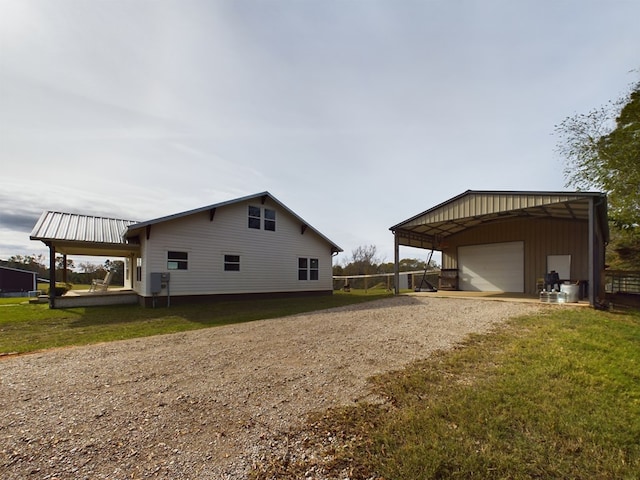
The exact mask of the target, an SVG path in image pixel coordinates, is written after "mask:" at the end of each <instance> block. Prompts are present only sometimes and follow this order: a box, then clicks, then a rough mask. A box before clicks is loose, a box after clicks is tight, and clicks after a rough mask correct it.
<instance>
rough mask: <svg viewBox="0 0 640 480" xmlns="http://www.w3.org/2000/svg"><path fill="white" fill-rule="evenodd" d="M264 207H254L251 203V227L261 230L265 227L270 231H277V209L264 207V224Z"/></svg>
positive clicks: (249, 223)
mask: <svg viewBox="0 0 640 480" xmlns="http://www.w3.org/2000/svg"><path fill="white" fill-rule="evenodd" d="M262 210H263V209H262V208H261V207H254V206H253V205H249V219H248V225H249V228H255V229H256V230H260V229H261V228H264V229H265V230H268V231H270V232H275V231H276V211H275V210H272V209H270V208H265V209H264V225H263V224H262V214H263V211H262Z"/></svg>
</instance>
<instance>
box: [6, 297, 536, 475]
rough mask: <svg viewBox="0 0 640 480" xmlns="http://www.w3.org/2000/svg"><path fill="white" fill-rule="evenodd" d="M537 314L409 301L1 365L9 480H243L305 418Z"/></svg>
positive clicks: (489, 304)
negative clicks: (434, 355) (388, 374)
mask: <svg viewBox="0 0 640 480" xmlns="http://www.w3.org/2000/svg"><path fill="white" fill-rule="evenodd" d="M539 309H540V306H539V305H537V304H526V303H510V302H503V301H487V300H470V299H450V298H449V299H447V298H435V297H429V298H426V297H418V296H399V297H394V298H389V299H385V300H380V301H376V302H371V303H366V304H363V305H358V306H351V307H344V308H338V309H331V310H325V311H321V312H315V313H312V314H304V315H296V316H292V317H285V318H280V319H273V320H264V321H256V322H251V323H245V324H240V325H231V326H226V327H219V328H210V329H204V330H198V331H193V332H187V333H177V334H172V335H162V336H156V337H149V338H143V339H135V340H127V341H121V342H112V343H105V344H99V345H90V346H86V347H74V348H66V349H59V350H51V351H47V352H43V353H36V354H31V355H24V356H18V357H12V358H6V359H3V360H0V478H3V479H7V480H8V479H25V478H34V479H68V478H74V479H76V478H80V479H82V478H87V479H98V478H109V479H125V478H127V479H131V478H145V477H153V478H166V479H183V478H184V479H242V478H245V477H246V473H247V471H248V468H250V466H251V465H252V463H253V462H254V461H256V458H257V456H259V455H260V456H264V455H265V452H266V455H268V452H269V449H270V448H275V447H276V444H277V442H278V439H279V438H285V434H286V433H287V432H288V431H289V429H290V428H295V427H296V426H300V425H301V422H302V421H303V420H304V418H305V414H306V413H308V412H311V411H317V410H324V409H327V408H328V407H332V406H336V405H339V404H350V403H352V402H355V401H358V400H362V399H364V398H366V397H367V394H368V393H367V378H368V377H370V376H371V375H374V374H376V373H380V372H384V371H389V370H392V369H398V368H400V367H402V366H404V365H406V364H407V363H409V362H411V361H413V360H417V359H420V358H425V357H427V356H428V355H429V353H430V352H432V351H434V350H438V349H446V348H450V347H451V346H453V345H454V344H456V343H457V342H460V341H461V340H463V339H464V337H465V336H466V335H468V334H469V333H470V332H486V331H488V330H490V329H491V328H492V327H494V326H495V325H496V324H498V323H500V322H502V321H504V320H505V319H507V318H509V317H513V316H517V315H521V314H528V313H533V312H535V311H537V310H539Z"/></svg>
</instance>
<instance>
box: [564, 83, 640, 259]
mask: <svg viewBox="0 0 640 480" xmlns="http://www.w3.org/2000/svg"><path fill="white" fill-rule="evenodd" d="M556 134H557V135H559V137H560V140H559V142H558V147H557V149H558V152H559V153H560V154H561V155H562V156H564V157H565V159H566V161H567V167H566V168H565V178H566V179H567V186H573V187H576V188H578V189H588V188H593V189H597V190H599V191H602V192H605V193H606V194H607V197H608V203H609V220H610V226H611V230H612V235H611V236H612V242H611V244H610V247H609V249H608V252H607V253H608V258H607V261H608V262H609V263H610V264H611V266H612V267H613V268H626V269H634V270H640V254H639V252H640V82H638V83H637V84H635V85H634V86H633V87H632V88H631V91H630V93H629V94H628V95H626V96H624V97H622V98H621V99H620V100H619V101H617V102H615V103H611V104H609V106H608V107H602V108H599V109H595V110H593V111H591V112H590V113H589V114H586V115H584V114H579V115H574V116H572V117H568V118H566V119H565V120H564V121H563V122H562V123H561V124H560V125H557V126H556Z"/></svg>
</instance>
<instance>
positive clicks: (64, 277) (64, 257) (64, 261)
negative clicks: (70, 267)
mask: <svg viewBox="0 0 640 480" xmlns="http://www.w3.org/2000/svg"><path fill="white" fill-rule="evenodd" d="M62 283H67V254H66V253H65V254H64V255H62Z"/></svg>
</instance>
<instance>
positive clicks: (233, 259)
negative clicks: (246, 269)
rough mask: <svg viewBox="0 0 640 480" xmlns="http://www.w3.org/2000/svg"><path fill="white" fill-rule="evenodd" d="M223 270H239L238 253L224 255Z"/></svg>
mask: <svg viewBox="0 0 640 480" xmlns="http://www.w3.org/2000/svg"><path fill="white" fill-rule="evenodd" d="M224 271H225V272H239V271H240V255H225V256H224Z"/></svg>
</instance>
